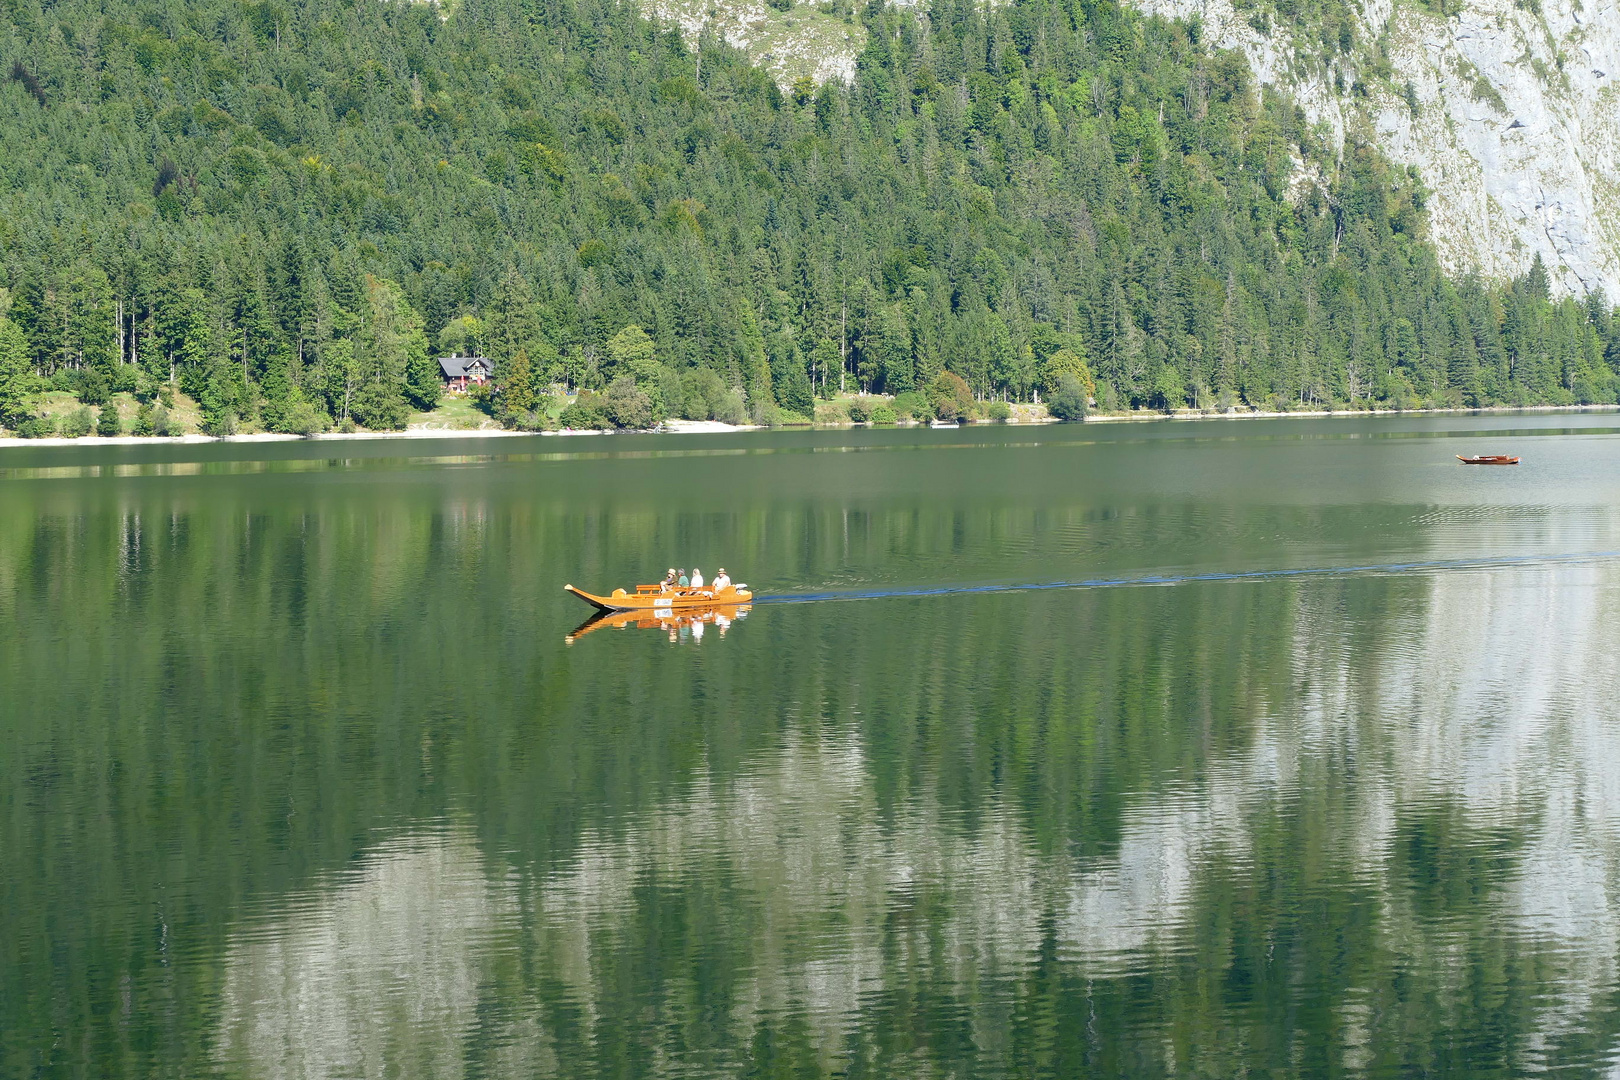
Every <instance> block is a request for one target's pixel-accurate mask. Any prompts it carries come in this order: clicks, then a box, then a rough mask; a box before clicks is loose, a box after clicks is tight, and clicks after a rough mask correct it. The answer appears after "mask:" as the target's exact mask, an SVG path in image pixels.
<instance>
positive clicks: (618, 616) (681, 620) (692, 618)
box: [563, 604, 752, 645]
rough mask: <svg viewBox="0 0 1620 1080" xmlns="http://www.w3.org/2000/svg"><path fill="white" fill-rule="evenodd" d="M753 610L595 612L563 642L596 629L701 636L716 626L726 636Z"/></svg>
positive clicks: (725, 606)
mask: <svg viewBox="0 0 1620 1080" xmlns="http://www.w3.org/2000/svg"><path fill="white" fill-rule="evenodd" d="M751 608H752V605H750V604H709V605H707V606H704V607H683V608H680V609H679V610H676V609H675V608H654V609H652V610H642V611H596V612H593V613H592V614H591V617H590V618H588V619H586V620H585V621H584V622H583V623H580V624H579V626H577V627H575V628H574V632H573V633H571V634H569V635H567V636H566V637H564V638H563V640H564V641H565V642H567V643H568V644H570V645H572V644H573V643H574V642H576V641H578V640H579V639H580V638H582V637H584V636H585V635H586V634H590V633H594V632H595V631H597V630H604V629H608V628H612V629H614V630H624V629H626V628H628V627H635V628H636V629H638V630H664V631H669V630H675V631H679V630H683V629H687V630H692V632H693V634H695V635H696V634H701V633H702V628H703V627H704V626H715V627H717V628H719V630H720V634H721V636H722V637H723V636H724V635H725V632H726V628H727V627H728V626H730V625H731V624H732V623H734V622H736V621H737V620H738V619H741V618H743V617H744V616H746V615H747V614H748V612H749V611H750V610H751ZM693 628H696V629H693Z"/></svg>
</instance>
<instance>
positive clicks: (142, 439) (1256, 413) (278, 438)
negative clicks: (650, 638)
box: [0, 404, 1620, 449]
mask: <svg viewBox="0 0 1620 1080" xmlns="http://www.w3.org/2000/svg"><path fill="white" fill-rule="evenodd" d="M1612 412H1620V404H1617V405H1492V406H1488V407H1486V408H1480V409H1469V408H1455V409H1354V410H1350V409H1345V410H1327V409H1323V410H1318V411H1311V412H1303V411H1302V412H1269V411H1262V410H1258V409H1249V410H1243V411H1239V410H1235V409H1234V410H1232V411H1230V412H1200V411H1197V410H1194V409H1181V410H1178V411H1176V412H1173V413H1158V412H1147V411H1141V412H1132V413H1105V414H1093V415H1091V416H1088V417H1086V418H1085V419H1084V420H1083V421H1075V422H1077V423H1084V424H1118V423H1146V422H1151V421H1189V420H1287V419H1312V420H1322V419H1348V418H1354V417H1368V416H1381V417H1387V416H1459V415H1476V416H1501V415H1507V414H1511V413H1612ZM1063 422H1064V421H1060V420H1056V419H1054V418H1052V417H1043V418H1041V419H1036V420H1024V421H1017V422H1002V423H999V424H992V423H990V422H988V421H978V422H976V423H974V424H969V425H960V426H964V427H1031V426H1037V425H1040V426H1044V425H1047V424H1058V423H1063ZM883 426H884V427H892V428H895V429H915V428H932V427H934V426H936V425H933V424H922V423H917V422H915V421H913V422H911V423H908V424H892V425H883ZM940 426H944V425H940ZM950 426H958V425H950ZM876 427H877V425H873V424H853V423H844V424H811V425H809V426H796V427H792V428H775V429H772V428H766V427H763V426H761V425H757V424H735V425H734V424H724V423H721V422H719V421H717V420H675V421H671V422H669V423H668V424H666V425H665V426H664V427H662V428H654V429H651V430H637V431H612V430H578V431H576V430H563V431H509V430H507V429H505V428H467V429H465V430H460V429H455V428H429V427H419V428H406V429H405V430H404V431H350V432H337V431H327V432H321V433H320V434H317V435H295V434H287V433H282V432H253V433H250V434H246V435H222V436H215V435H163V436H158V435H118V436H114V437H111V438H104V437H102V436H100V435H84V436H81V437H79V438H73V439H70V438H65V437H63V436H58V435H53V436H51V437H49V438H45V439H22V438H18V437H16V436H5V437H0V449H11V448H21V447H29V446H36V447H47V446H48V447H63V446H202V445H206V444H222V445H231V444H234V443H275V442H349V441H377V440H383V439H499V438H524V437H535V436H557V437H574V436H581V435H729V434H734V433H737V432H747V431H770V430H777V431H829V430H852V429H855V428H867V429H873V430H875V429H876Z"/></svg>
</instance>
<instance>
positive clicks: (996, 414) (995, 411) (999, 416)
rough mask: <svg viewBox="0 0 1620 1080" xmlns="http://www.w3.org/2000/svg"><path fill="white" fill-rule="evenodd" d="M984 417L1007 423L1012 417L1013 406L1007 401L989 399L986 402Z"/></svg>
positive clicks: (998, 422) (992, 420)
mask: <svg viewBox="0 0 1620 1080" xmlns="http://www.w3.org/2000/svg"><path fill="white" fill-rule="evenodd" d="M984 418H985V419H986V420H989V421H991V422H992V423H996V424H1005V423H1006V422H1007V421H1008V420H1010V419H1012V406H1011V405H1008V404H1007V403H1006V402H1005V401H987V402H985V403H984Z"/></svg>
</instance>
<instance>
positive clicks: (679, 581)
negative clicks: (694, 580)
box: [675, 566, 691, 589]
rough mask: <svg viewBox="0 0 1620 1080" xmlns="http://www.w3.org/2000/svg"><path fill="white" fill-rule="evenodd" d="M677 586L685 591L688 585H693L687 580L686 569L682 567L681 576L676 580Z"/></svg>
mask: <svg viewBox="0 0 1620 1080" xmlns="http://www.w3.org/2000/svg"><path fill="white" fill-rule="evenodd" d="M675 584H677V585H679V586H680V587H681V588H683V589H684V588H686V586H687V585H689V584H691V582H689V581H687V579H686V567H684V566H683V567H681V576H680V577H679V578H677V579H676V581H675Z"/></svg>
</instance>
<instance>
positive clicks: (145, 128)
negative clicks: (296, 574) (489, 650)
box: [0, 0, 1620, 427]
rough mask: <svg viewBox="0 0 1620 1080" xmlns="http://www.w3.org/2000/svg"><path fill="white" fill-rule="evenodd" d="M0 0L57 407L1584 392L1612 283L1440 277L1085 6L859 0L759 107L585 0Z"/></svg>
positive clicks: (37, 308) (1306, 156) (710, 59)
mask: <svg viewBox="0 0 1620 1080" xmlns="http://www.w3.org/2000/svg"><path fill="white" fill-rule="evenodd" d="M6 11H7V15H6V18H5V20H3V21H0V30H3V38H0V47H3V49H4V54H3V55H4V56H6V57H14V58H16V62H17V63H18V64H19V65H20V66H19V68H18V70H19V71H20V72H21V73H22V76H21V77H19V78H16V79H13V80H11V81H8V82H7V83H5V84H4V86H3V87H0V137H3V138H4V141H5V145H6V146H7V148H8V153H7V154H6V155H4V156H3V157H0V288H3V289H4V290H6V293H5V296H4V297H3V298H0V299H5V300H6V301H7V303H9V314H10V317H9V320H8V323H9V325H10V326H11V327H12V328H13V331H14V333H11V334H9V335H7V336H5V337H0V369H3V368H5V367H6V366H7V365H8V364H13V365H14V364H15V363H21V362H26V363H27V364H28V365H29V366H31V367H32V368H33V369H34V370H35V371H37V373H38V374H39V375H40V376H42V377H44V378H46V379H49V380H52V381H53V382H54V384H55V385H57V386H59V387H60V388H63V389H69V390H74V391H75V392H79V393H81V395H85V396H86V397H87V399H89V398H93V397H95V396H96V395H97V394H99V393H104V392H105V389H106V387H107V386H109V385H111V386H117V385H128V386H133V387H135V388H136V389H138V390H140V391H141V392H142V393H151V392H153V387H154V386H155V385H156V383H158V382H159V381H162V380H167V379H170V378H175V379H178V381H179V382H180V383H181V384H182V386H183V388H185V389H186V390H187V391H188V392H189V393H191V394H193V395H194V396H196V397H197V398H198V399H199V400H200V401H201V402H202V404H203V407H204V409H205V411H206V413H207V414H208V416H209V417H210V421H211V423H214V424H215V425H216V426H224V427H228V426H229V424H230V423H231V422H243V423H256V424H263V425H264V426H268V427H278V426H279V427H286V426H297V425H300V424H304V423H307V422H308V420H309V416H310V410H315V411H318V412H319V413H320V414H322V415H325V416H328V417H330V418H332V419H334V420H342V419H354V420H358V421H359V422H360V423H362V424H366V425H368V426H388V425H390V424H392V423H397V422H398V420H399V418H400V416H401V415H402V413H403V410H404V407H405V400H406V398H407V397H413V398H416V399H418V400H420V399H421V398H423V397H424V396H428V395H429V393H430V390H431V387H429V386H425V385H424V381H423V378H422V373H423V372H424V370H426V371H427V372H428V378H427V381H428V382H431V366H430V365H431V360H430V358H429V355H428V351H429V348H430V346H437V347H439V348H442V349H451V348H477V349H482V350H484V351H486V352H487V353H488V354H489V355H491V356H492V357H493V358H494V359H495V360H496V362H497V365H498V371H499V373H500V376H501V381H502V385H503V395H504V396H503V398H502V400H501V401H500V402H499V403H498V407H499V408H500V409H502V410H504V411H506V412H507V413H508V414H510V415H513V416H514V419H515V420H518V421H521V420H522V419H523V416H524V414H525V413H526V411H527V409H528V408H529V407H530V406H531V405H532V403H533V401H534V397H535V395H536V394H537V393H539V392H541V391H543V389H544V386H545V384H546V383H547V382H548V381H549V380H554V379H556V380H565V381H567V382H569V383H570V384H572V385H576V386H585V387H595V388H603V387H608V386H610V385H611V384H613V383H615V382H616V381H618V382H621V383H623V384H624V386H623V387H622V388H621V394H620V397H621V399H622V400H627V401H628V400H633V399H634V397H635V395H640V396H641V398H642V399H644V402H645V403H644V405H641V406H638V407H637V410H632V411H636V412H637V414H638V415H639V414H640V411H639V410H642V409H645V410H650V412H651V413H652V414H654V415H656V414H657V413H659V412H680V413H685V414H687V415H695V416H706V415H713V414H714V413H716V412H717V411H726V410H730V409H731V408H732V405H731V404H728V402H731V403H734V402H735V401H736V394H732V396H731V397H729V398H728V396H727V395H728V393H731V392H732V391H733V390H735V391H736V392H737V393H740V394H741V395H742V396H743V397H744V398H745V399H746V401H747V404H748V407H749V408H751V409H752V410H753V411H755V412H756V413H762V412H763V411H766V410H768V409H769V408H771V407H773V406H774V405H777V404H779V405H781V406H784V407H786V408H788V409H791V410H793V411H796V412H805V411H807V410H808V409H809V408H810V407H811V404H812V403H811V395H812V393H813V392H814V391H815V390H820V389H827V388H832V389H836V388H837V387H838V386H839V385H840V383H846V384H851V385H853V384H856V383H859V384H861V385H864V386H869V387H872V388H875V389H880V390H885V391H888V392H891V393H900V392H906V391H909V390H912V389H914V388H918V387H921V386H923V385H925V384H928V383H930V382H931V381H932V380H934V379H935V378H936V377H937V376H938V374H939V372H940V371H942V370H950V371H954V372H956V373H957V374H959V375H960V376H962V377H963V378H964V379H966V380H967V382H968V384H969V385H970V386H971V388H972V390H973V391H974V392H975V393H976V394H978V395H980V396H995V397H1002V396H1008V397H1013V398H1019V399H1025V400H1027V399H1028V398H1029V397H1030V396H1031V395H1033V394H1034V393H1036V392H1038V391H1039V390H1041V389H1042V388H1043V384H1044V385H1045V386H1046V387H1048V388H1049V387H1050V386H1051V384H1052V381H1053V379H1054V377H1055V375H1056V373H1059V372H1061V371H1065V370H1083V369H1082V368H1079V367H1078V365H1080V364H1082V363H1089V365H1090V369H1091V371H1092V372H1093V373H1094V374H1095V376H1096V378H1097V381H1098V397H1099V400H1100V401H1102V402H1103V403H1104V404H1105V405H1115V406H1120V407H1124V406H1139V407H1156V408H1162V407H1172V406H1178V405H1183V404H1186V403H1189V402H1190V403H1194V404H1198V405H1204V406H1209V407H1220V406H1223V405H1231V404H1241V403H1248V404H1252V405H1257V406H1259V405H1264V406H1270V407H1320V406H1322V405H1326V404H1347V405H1353V406H1356V407H1365V406H1368V405H1372V404H1375V403H1382V404H1385V405H1394V406H1407V405H1413V404H1418V403H1421V402H1425V401H1427V402H1433V403H1450V404H1488V403H1494V402H1534V401H1548V402H1574V401H1609V400H1613V398H1614V394H1615V383H1616V380H1615V367H1614V364H1615V362H1616V361H1617V360H1620V350H1617V349H1616V348H1615V347H1614V341H1615V332H1614V325H1613V320H1612V318H1611V312H1609V311H1608V310H1607V309H1606V308H1604V307H1603V306H1602V305H1599V304H1595V303H1594V304H1592V305H1588V306H1585V307H1583V306H1580V305H1577V304H1575V303H1572V302H1564V303H1554V302H1551V301H1550V300H1549V299H1548V296H1547V292H1548V281H1547V278H1546V275H1545V274H1544V273H1542V272H1541V271H1539V270H1535V271H1534V272H1532V273H1530V274H1528V275H1526V276H1525V277H1524V278H1522V279H1520V280H1518V281H1516V282H1514V283H1512V284H1510V285H1501V286H1489V287H1488V286H1486V285H1483V284H1481V283H1480V282H1478V281H1474V280H1469V279H1460V280H1456V281H1453V280H1449V279H1448V278H1447V277H1446V275H1445V274H1444V273H1443V272H1442V269H1441V266H1440V264H1439V262H1438V261H1437V258H1436V255H1435V251H1434V249H1433V247H1432V246H1431V245H1430V243H1429V241H1428V239H1427V235H1428V221H1427V217H1426V213H1425V210H1424V206H1423V200H1424V195H1423V191H1422V190H1421V188H1420V186H1419V185H1418V183H1417V182H1416V181H1415V180H1414V179H1413V178H1412V177H1411V176H1410V175H1408V174H1407V172H1406V171H1405V170H1403V169H1399V168H1392V167H1391V165H1390V163H1389V162H1388V161H1387V160H1386V159H1385V158H1384V157H1383V156H1382V155H1381V154H1380V153H1379V152H1377V151H1376V150H1375V149H1374V148H1373V147H1371V146H1370V145H1368V144H1366V143H1363V142H1362V141H1360V140H1358V139H1357V138H1356V137H1355V133H1354V132H1353V131H1351V132H1349V134H1348V137H1347V139H1346V141H1345V142H1344V144H1343V145H1342V146H1336V145H1335V144H1334V141H1333V140H1332V139H1331V138H1324V137H1323V136H1322V135H1320V134H1319V133H1318V132H1317V131H1315V130H1314V129H1313V127H1312V125H1311V124H1310V123H1309V122H1308V119H1307V117H1305V116H1304V115H1303V113H1301V112H1300V111H1299V110H1298V109H1297V108H1296V106H1295V104H1294V102H1293V101H1292V100H1290V99H1288V98H1287V97H1285V96H1281V95H1278V94H1275V93H1269V92H1261V91H1260V90H1259V89H1257V87H1256V84H1255V80H1254V77H1253V74H1252V72H1251V71H1250V69H1249V67H1248V66H1247V64H1246V63H1245V61H1244V60H1243V58H1242V56H1241V55H1239V54H1237V53H1233V52H1218V51H1212V50H1211V49H1210V48H1209V47H1208V45H1207V40H1205V39H1204V38H1201V37H1200V35H1199V34H1198V33H1197V31H1196V28H1194V27H1190V26H1187V25H1178V24H1174V23H1170V22H1166V21H1164V20H1161V19H1150V18H1146V17H1143V16H1141V15H1139V14H1136V13H1133V12H1132V11H1130V10H1128V9H1122V8H1120V7H1118V6H1116V5H1114V4H1112V3H1109V2H1104V0H1020V2H1018V3H1015V4H1012V5H1009V6H1006V7H1002V8H995V9H990V10H988V11H987V10H986V9H984V8H983V7H982V6H980V5H978V4H975V3H971V2H953V0H940V2H939V3H936V4H935V5H934V6H932V7H931V8H928V9H926V10H925V9H921V8H886V7H882V6H877V5H874V6H870V7H868V8H866V9H865V10H863V11H862V12H861V13H860V20H861V23H862V27H863V29H864V31H865V33H866V35H867V44H866V46H865V48H864V50H863V51H862V52H861V54H860V57H859V59H858V62H857V65H856V72H855V77H854V80H853V83H852V84H850V85H848V86H846V85H844V84H843V83H841V82H839V81H837V80H829V81H827V82H824V83H823V84H822V85H821V86H820V87H819V88H815V87H813V86H811V85H809V84H801V85H799V86H797V87H796V88H793V89H792V90H791V92H790V93H789V94H787V95H786V96H784V95H783V94H782V92H781V90H780V88H779V85H778V83H777V81H776V79H775V78H773V77H772V76H771V75H770V74H769V73H767V72H766V71H764V70H762V69H760V68H757V67H754V66H752V65H750V64H749V63H748V62H747V60H746V58H745V57H743V56H742V55H741V54H739V53H738V52H736V51H735V50H732V49H730V48H728V47H726V46H724V45H722V44H721V43H720V42H719V41H718V35H715V34H709V35H704V36H703V39H702V42H701V46H702V48H701V54H700V57H699V56H695V55H694V54H693V53H692V52H691V51H690V50H689V49H688V48H687V46H686V44H685V42H684V41H683V40H682V38H681V37H680V35H679V34H678V33H675V32H671V31H668V30H665V29H662V28H660V27H659V26H658V25H656V24H654V23H652V22H649V21H647V20H645V19H643V18H642V17H640V16H639V15H638V14H636V13H635V12H634V11H633V10H630V9H627V8H625V7H623V6H621V5H618V4H609V3H597V2H594V0H579V2H564V0H535V2H533V3H523V2H518V0H477V2H475V0H468V2H466V3H464V4H462V5H461V6H460V7H459V8H456V9H455V10H454V11H452V12H449V13H448V17H443V16H442V15H441V12H440V11H439V10H437V9H434V8H430V7H426V6H418V5H405V4H395V3H387V2H384V3H366V4H360V5H350V4H347V3H341V2H338V0H310V2H309V3H307V4H303V5H300V6H298V7H291V6H287V5H282V4H280V3H278V2H277V0H261V2H256V3H251V4H248V5H246V6H242V5H240V4H238V3H236V2H234V0H194V2H192V3H188V4H184V5H169V6H161V5H157V4H153V5H152V6H148V7H141V8H136V9H131V8H129V7H128V6H127V5H123V4H111V3H105V4H104V3H99V2H97V0H65V2H63V3H59V4H55V5H52V6H51V7H49V8H46V7H45V6H44V5H42V4H40V3H38V2H37V0H11V3H10V5H9V6H8V7H7V9H6ZM818 14H824V15H826V17H828V18H833V19H836V20H837V21H839V23H840V24H841V25H842V15H839V14H837V13H836V9H834V10H832V11H829V12H827V13H821V12H818ZM700 59H701V62H700ZM790 87H792V84H790ZM8 340H9V341H12V342H14V343H16V342H20V344H14V346H7V345H6V344H5V342H6V341H8ZM8 353H10V354H12V355H11V356H10V357H9V358H8V355H7V354H8ZM132 361H133V362H132ZM0 376H4V372H3V371H0ZM6 385H16V382H15V380H12V381H11V382H9V383H8V381H7V378H6V377H0V387H4V386H6ZM18 407H19V406H18V405H17V403H16V402H12V403H11V404H10V405H8V404H7V402H5V401H0V412H3V411H5V410H6V409H7V408H11V409H12V410H13V411H14V412H15V410H16V408H18Z"/></svg>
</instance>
